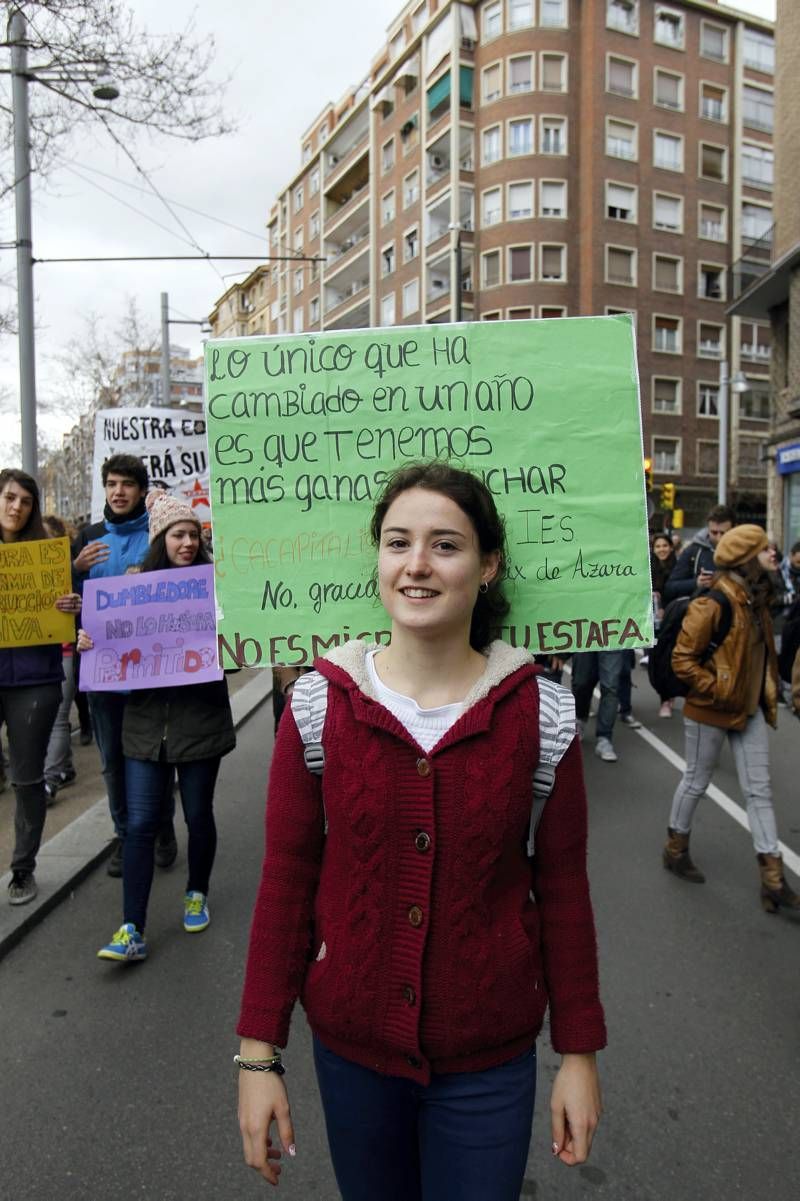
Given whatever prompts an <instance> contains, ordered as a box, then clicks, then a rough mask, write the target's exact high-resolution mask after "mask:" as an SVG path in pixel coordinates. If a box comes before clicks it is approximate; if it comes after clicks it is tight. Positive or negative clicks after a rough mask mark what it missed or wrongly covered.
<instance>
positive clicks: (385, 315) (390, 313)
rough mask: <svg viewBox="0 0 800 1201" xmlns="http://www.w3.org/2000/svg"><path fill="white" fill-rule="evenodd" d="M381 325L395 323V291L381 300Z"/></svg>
mask: <svg viewBox="0 0 800 1201" xmlns="http://www.w3.org/2000/svg"><path fill="white" fill-rule="evenodd" d="M381 325H394V292H390V293H389V295H388V296H384V297H383V299H382V300H381Z"/></svg>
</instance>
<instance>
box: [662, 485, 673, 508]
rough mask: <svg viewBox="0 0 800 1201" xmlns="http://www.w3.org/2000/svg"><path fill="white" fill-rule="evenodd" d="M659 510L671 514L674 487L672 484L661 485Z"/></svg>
mask: <svg viewBox="0 0 800 1201" xmlns="http://www.w3.org/2000/svg"><path fill="white" fill-rule="evenodd" d="M661 508H662V509H665V510H666V511H667V512H668V513H671V512H672V510H673V509H674V508H675V485H674V484H662V485H661Z"/></svg>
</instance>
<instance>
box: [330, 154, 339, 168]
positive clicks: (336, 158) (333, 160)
mask: <svg viewBox="0 0 800 1201" xmlns="http://www.w3.org/2000/svg"><path fill="white" fill-rule="evenodd" d="M338 163H339V155H338V154H329V155H328V166H329V167H336V166H337V165H338Z"/></svg>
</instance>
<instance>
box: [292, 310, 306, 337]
mask: <svg viewBox="0 0 800 1201" xmlns="http://www.w3.org/2000/svg"><path fill="white" fill-rule="evenodd" d="M304 328H305V325H304V323H303V306H302V305H300V307H299V308H297V309H295V310H294V312H293V313H292V332H293V333H295V334H302V332H303V330H304Z"/></svg>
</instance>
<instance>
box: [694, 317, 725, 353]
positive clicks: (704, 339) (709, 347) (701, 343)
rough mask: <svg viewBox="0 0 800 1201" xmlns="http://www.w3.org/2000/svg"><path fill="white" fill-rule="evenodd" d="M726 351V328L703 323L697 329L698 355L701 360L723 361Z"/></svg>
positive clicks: (706, 322)
mask: <svg viewBox="0 0 800 1201" xmlns="http://www.w3.org/2000/svg"><path fill="white" fill-rule="evenodd" d="M724 351H725V327H724V326H722V325H712V324H711V322H710V321H701V322H700V323H699V325H698V328H697V354H698V356H699V357H700V358H701V359H721V358H722V356H723V354H724Z"/></svg>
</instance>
